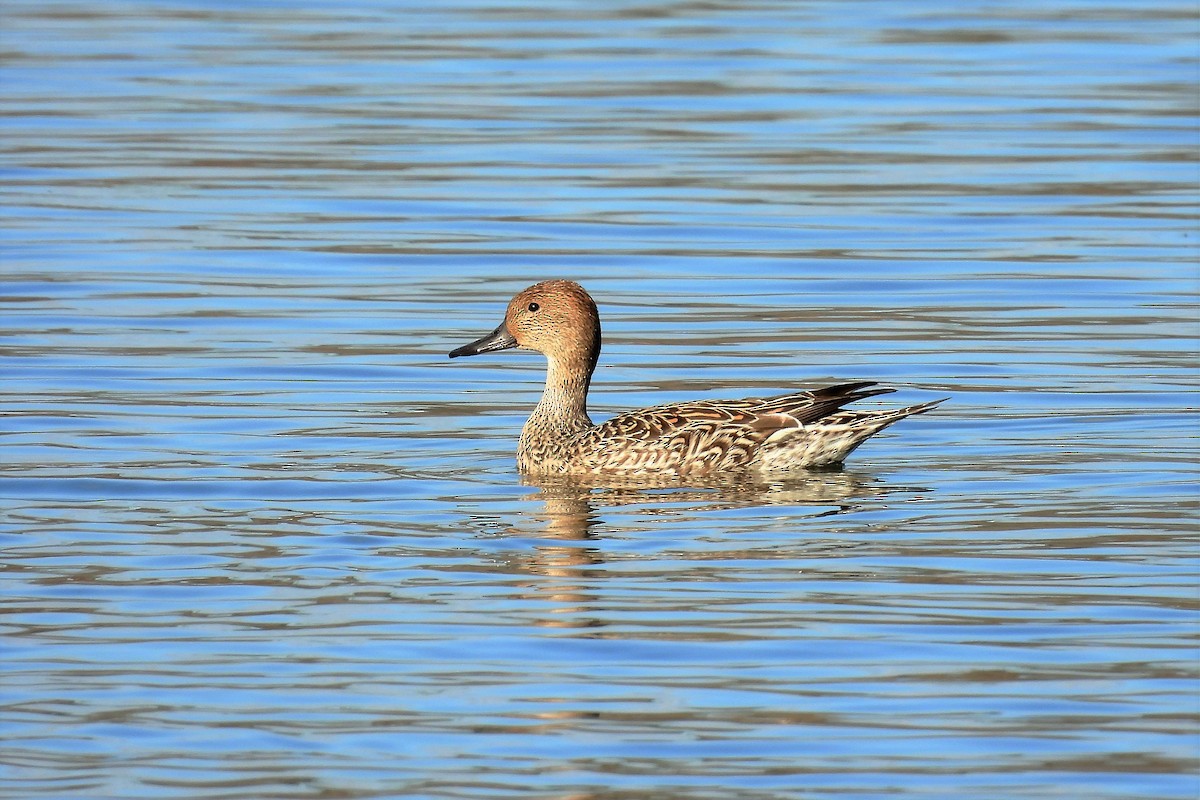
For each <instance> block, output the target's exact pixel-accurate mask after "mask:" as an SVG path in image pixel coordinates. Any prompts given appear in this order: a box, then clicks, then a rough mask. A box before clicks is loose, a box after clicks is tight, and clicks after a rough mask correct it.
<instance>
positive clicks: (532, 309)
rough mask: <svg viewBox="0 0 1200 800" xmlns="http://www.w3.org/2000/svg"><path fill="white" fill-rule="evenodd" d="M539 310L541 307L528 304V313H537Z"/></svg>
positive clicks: (535, 304)
mask: <svg viewBox="0 0 1200 800" xmlns="http://www.w3.org/2000/svg"><path fill="white" fill-rule="evenodd" d="M539 308H541V306H539V305H538V304H537V303H530V304H529V310H530V311H537V310H538V309H539Z"/></svg>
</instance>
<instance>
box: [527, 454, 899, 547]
mask: <svg viewBox="0 0 1200 800" xmlns="http://www.w3.org/2000/svg"><path fill="white" fill-rule="evenodd" d="M521 482H522V484H523V485H525V486H531V487H535V488H537V489H538V492H537V493H536V494H531V495H528V496H527V499H531V500H532V499H541V501H542V503H543V511H542V513H541V514H540V515H539V517H540V519H541V521H543V522H544V525H545V530H544V534H545V535H548V536H549V537H551V538H558V539H572V540H583V539H591V538H594V533H593V529H594V528H595V527H596V526H597V525H599V524H601V523H602V521H603V520H602V518H601V517H600V515H599V512H600V510H602V509H606V508H618V507H622V506H631V505H649V506H652V508H650V509H648V510H651V511H652V512H653V513H661V514H672V515H680V516H683V515H690V514H696V513H698V512H704V511H718V510H723V509H730V508H753V507H757V506H798V507H799V506H811V507H812V509H813V513H812V514H811V515H806V516H829V515H833V514H841V513H845V512H846V511H850V510H852V509H854V508H855V507H856V506H857V504H858V502H860V501H863V500H867V499H872V498H878V497H880V496H882V495H884V494H887V493H889V492H894V491H897V490H898V487H889V486H886V485H885V484H883V482H882V481H880V480H879V479H878V478H875V477H874V476H871V475H868V474H865V473H860V472H845V471H842V470H837V471H826V472H811V473H808V474H806V475H804V476H802V477H789V478H787V479H776V480H764V479H762V478H760V477H758V476H750V475H733V476H725V477H713V478H710V479H707V480H701V481H697V480H695V479H689V480H686V481H685V480H684V479H681V478H677V477H672V476H662V477H659V476H652V477H648V476H619V475H553V476H546V475H536V476H535V475H526V476H523V477H522V480H521ZM904 490H905V491H913V490H912V489H911V487H905V489H904Z"/></svg>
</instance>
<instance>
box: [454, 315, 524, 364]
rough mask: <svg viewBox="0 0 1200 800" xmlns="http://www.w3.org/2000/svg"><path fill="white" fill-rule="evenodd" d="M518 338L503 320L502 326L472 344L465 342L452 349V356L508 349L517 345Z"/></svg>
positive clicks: (474, 354)
mask: <svg viewBox="0 0 1200 800" xmlns="http://www.w3.org/2000/svg"><path fill="white" fill-rule="evenodd" d="M516 346H517V340H516V339H515V338H514V337H513V335H512V334H511V333H509V332H508V326H507V325H505V324H504V323H503V322H501V323H500V327H499V328H496V330H494V331H492V332H491V333H489V334H488V335H487V336H484V337H482V338H480V339H476V340H475V341H473V342H471V343H470V344H464V345H463V346H462V347H460V348H458V349H457V350H451V351H450V357H451V358H458V357H459V356H477V355H479V354H480V353H491V352H494V351H496V350H507V349H509V348H510V347H516Z"/></svg>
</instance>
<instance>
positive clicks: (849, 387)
mask: <svg viewBox="0 0 1200 800" xmlns="http://www.w3.org/2000/svg"><path fill="white" fill-rule="evenodd" d="M512 347H519V348H522V349H525V350H536V351H538V352H540V353H542V354H544V355H545V356H546V360H547V364H548V366H547V372H546V388H545V391H544V392H543V393H542V399H541V401H540V402H539V403H538V404H537V408H535V409H534V410H533V414H531V415H530V417H529V420H528V421H527V422H526V423H525V427H524V428H522V429H521V438H520V441H519V442H518V444H517V467H518V468H519V469H520V470H521V471H522V472H524V473H532V474H572V473H575V474H578V473H614V474H623V475H631V474H638V473H642V474H647V473H656V474H657V473H665V474H675V475H703V474H709V475H711V474H720V473H728V472H735V471H765V472H772V473H773V472H781V471H788V470H796V469H812V468H822V467H832V466H836V465H838V464H841V463H842V461H844V460H845V458H846V456H848V455H850V453H851V452H853V450H854V449H855V448H856V447H858V446H859V445H860V444H862V443H863V442H864V441H866V440H867V439H868V438H869V437H871V436H873V435H874V434H876V433H879V431H881V430H883V429H884V428H886V427H887V426H889V425H891V424H892V423H893V422H897V421H899V420H902V419H904V418H905V417H908V416H912V415H913V414H921V413H923V412H925V411H928V410H930V409H931V408H933V407H934V406H936V405H937V404H938V403H940V402H942V401H941V400H935V401H933V402H929V403H921V404H920V405H915V406H909V407H907V408H898V409H890V410H871V411H849V410H843V409H842V406H845V405H847V404H848V403H852V402H854V401H855V400H862V399H863V398H865V397H873V396H875V395H879V394H886V393H888V392H892V391H895V390H894V389H888V388H884V387H879V386H876V384H875V383H874V382H872V381H860V382H856V383H842V384H838V385H837V386H830V387H827V388H824V389H816V390H814V391H807V392H794V393H791V394H784V395H778V396H776V397H766V398H747V399H743V400H694V401H691V402H683V403H669V404H667V405H661V406H653V407H652V408H643V409H638V410H637V411H626V412H625V413H623V414H618V415H617V416H615V417H613V418H612V419H610V420H608V421H607V422H604V423H601V424H600V425H595V424H593V423H592V420H591V418H590V417H588V413H587V394H588V388H589V386H590V385H591V381H592V372H594V371H595V369H596V361H597V359H598V358H599V356H600V314H599V312H597V310H596V303H595V302H594V301H593V300H592V298H591V296H590V295H589V294H588V293H587V292H586V291H584V289H583V287H582V286H580V285H579V284H577V283H575V282H573V281H565V280H552V281H543V282H541V283H537V284H534V285H533V286H530V287H529V288H528V289H526V290H524V291H523V292H521V293H519V294H518V295H517V296H516V297H514V298H513V299H512V301H511V302H509V304H508V310H507V311H506V312H505V315H504V321H503V322H502V323H500V326H499V327H498V328H496V330H494V331H492V332H491V333H489V334H487V335H486V336H484V337H482V338H480V339H478V340H476V341H474V342H471V343H470V344H468V345H464V346H462V347H460V348H458V349H456V350H454V351H453V352H451V353H450V357H451V358H456V357H458V356H474V355H479V354H480V353H490V352H493V351H496V350H507V349H509V348H512Z"/></svg>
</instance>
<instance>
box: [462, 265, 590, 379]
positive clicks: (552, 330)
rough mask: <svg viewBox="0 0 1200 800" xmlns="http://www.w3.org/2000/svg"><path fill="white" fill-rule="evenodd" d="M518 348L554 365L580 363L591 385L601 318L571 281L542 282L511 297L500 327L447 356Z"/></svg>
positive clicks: (569, 368)
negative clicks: (532, 352) (534, 353)
mask: <svg viewBox="0 0 1200 800" xmlns="http://www.w3.org/2000/svg"><path fill="white" fill-rule="evenodd" d="M510 347H520V348H522V349H525V350H537V351H538V352H539V353H544V354H545V355H546V357H547V358H548V359H549V360H550V362H551V365H552V367H560V368H565V369H566V370H568V371H573V370H574V369H576V368H577V367H576V365H582V366H583V367H584V368H585V369H586V375H587V380H588V382H589V383H590V381H591V376H592V371H593V370H594V369H595V368H596V359H597V358H598V357H599V356H600V314H599V312H597V311H596V303H595V302H594V301H593V300H592V298H591V296H590V295H589V294H588V293H587V292H586V291H584V289H583V287H582V286H580V285H579V284H578V283H575V282H574V281H563V280H554V281H542V282H541V283H535V284H534V285H533V286H530V287H529V288H528V289H525V290H524V291H522V292H521V293H519V294H518V295H517V296H516V297H514V298H513V299H512V300H511V301H510V302H509V304H508V310H507V311H506V312H505V314H504V322H502V323H500V327H498V328H496V330H494V331H492V332H491V333H489V334H488V335H487V336H484V337H482V338H480V339H477V340H476V341H474V342H471V343H470V344H468V345H463V346H462V347H460V348H458V349H457V350H454V351H452V352H451V353H450V357H451V358H457V357H458V356H474V355H479V354H480V353H490V352H492V351H495V350H507V349H509V348H510Z"/></svg>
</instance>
